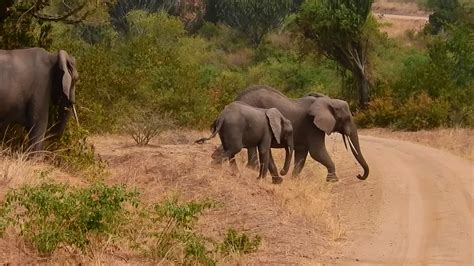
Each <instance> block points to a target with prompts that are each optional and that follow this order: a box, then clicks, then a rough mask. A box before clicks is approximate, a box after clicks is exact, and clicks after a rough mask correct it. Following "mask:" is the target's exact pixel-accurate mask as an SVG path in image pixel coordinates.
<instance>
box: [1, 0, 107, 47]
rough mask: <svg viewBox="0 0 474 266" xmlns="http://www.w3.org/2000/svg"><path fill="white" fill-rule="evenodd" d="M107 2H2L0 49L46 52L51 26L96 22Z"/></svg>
mask: <svg viewBox="0 0 474 266" xmlns="http://www.w3.org/2000/svg"><path fill="white" fill-rule="evenodd" d="M106 2H108V0H82V1H63V0H51V1H43V0H24V1H13V0H4V1H3V3H1V4H0V48H1V49H15V48H24V47H34V46H37V47H43V48H48V47H49V46H50V45H51V42H52V36H51V35H50V34H51V31H52V26H51V22H53V21H54V22H61V23H68V24H70V23H77V22H80V21H82V20H84V19H85V18H86V17H90V18H95V19H97V18H98V17H100V16H101V15H102V14H103V13H101V12H103V11H104V9H103V8H102V7H103V6H105V3H106Z"/></svg>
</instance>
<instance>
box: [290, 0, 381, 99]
mask: <svg viewBox="0 0 474 266" xmlns="http://www.w3.org/2000/svg"><path fill="white" fill-rule="evenodd" d="M372 3H373V0H307V1H306V2H304V3H303V5H302V6H301V8H300V11H299V12H298V13H297V15H296V18H295V25H296V31H297V32H298V33H300V34H302V36H304V38H305V40H307V41H310V43H311V44H312V46H311V47H313V48H314V49H315V50H316V51H317V52H320V53H322V54H323V55H324V56H326V57H327V58H329V59H332V60H334V61H336V62H337V63H339V65H341V67H342V68H344V69H346V70H348V71H349V72H350V73H351V74H352V76H353V78H354V80H355V81H356V85H357V91H358V95H359V106H360V107H361V108H366V107H367V105H368V102H369V76H368V75H369V73H368V58H367V57H368V56H367V52H368V48H369V44H370V42H369V34H368V32H370V30H371V27H374V26H373V25H375V24H372V23H369V21H370V19H369V18H370V8H371V6H372Z"/></svg>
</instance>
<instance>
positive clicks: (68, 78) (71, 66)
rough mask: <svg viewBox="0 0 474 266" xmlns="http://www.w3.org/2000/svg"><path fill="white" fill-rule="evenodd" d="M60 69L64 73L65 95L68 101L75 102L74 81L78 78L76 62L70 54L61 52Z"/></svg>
mask: <svg viewBox="0 0 474 266" xmlns="http://www.w3.org/2000/svg"><path fill="white" fill-rule="evenodd" d="M58 61H59V62H58V63H59V68H60V69H61V70H62V71H63V72H64V74H63V77H62V87H63V93H64V95H66V97H67V99H68V100H70V101H72V102H74V84H73V81H74V80H75V79H77V78H78V76H79V75H78V74H77V70H76V67H75V60H74V58H72V57H71V56H69V54H68V53H67V52H66V51H64V50H61V51H59V54H58Z"/></svg>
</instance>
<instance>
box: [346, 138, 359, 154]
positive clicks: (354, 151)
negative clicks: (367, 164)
mask: <svg viewBox="0 0 474 266" xmlns="http://www.w3.org/2000/svg"><path fill="white" fill-rule="evenodd" d="M348 140H349V144H350V145H351V146H350V147H351V150H352V152H353V153H355V154H357V155H359V153H358V152H357V150H356V149H355V148H354V144H352V141H351V139H349V138H348Z"/></svg>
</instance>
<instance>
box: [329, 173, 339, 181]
mask: <svg viewBox="0 0 474 266" xmlns="http://www.w3.org/2000/svg"><path fill="white" fill-rule="evenodd" d="M337 181H339V179H338V178H337V175H336V173H328V175H327V177H326V182H337Z"/></svg>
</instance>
